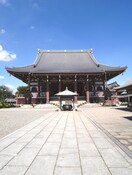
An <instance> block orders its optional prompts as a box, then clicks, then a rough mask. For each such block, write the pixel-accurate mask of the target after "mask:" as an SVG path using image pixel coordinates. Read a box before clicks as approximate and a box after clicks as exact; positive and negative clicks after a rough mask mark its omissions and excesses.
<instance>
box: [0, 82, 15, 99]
mask: <svg viewBox="0 0 132 175" xmlns="http://www.w3.org/2000/svg"><path fill="white" fill-rule="evenodd" d="M6 98H13V93H12V91H11V90H10V89H9V88H8V87H7V86H5V85H1V86H0V101H1V102H4V101H5V99H6Z"/></svg>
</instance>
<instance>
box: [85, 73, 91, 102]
mask: <svg viewBox="0 0 132 175" xmlns="http://www.w3.org/2000/svg"><path fill="white" fill-rule="evenodd" d="M89 99H90V93H89V80H88V75H87V79H86V102H87V103H89Z"/></svg>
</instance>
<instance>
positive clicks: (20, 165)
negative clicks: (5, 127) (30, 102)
mask: <svg viewBox="0 0 132 175" xmlns="http://www.w3.org/2000/svg"><path fill="white" fill-rule="evenodd" d="M45 115H46V116H45ZM111 174H112V175H131V174H132V159H131V158H130V157H129V156H127V155H126V154H125V153H124V152H123V151H122V150H121V149H120V148H119V147H118V146H117V145H116V144H115V143H114V142H113V141H112V140H111V139H110V138H109V137H108V136H107V135H106V134H105V133H104V132H103V131H102V130H101V129H100V128H99V127H98V126H97V125H95V124H94V123H93V122H92V121H91V120H90V119H89V118H88V117H87V115H86V113H83V111H81V110H80V111H72V112H71V111H69V112H66V111H65V112H57V111H56V112H53V111H52V112H50V113H47V114H44V116H43V117H41V118H39V119H37V120H35V121H34V122H31V123H30V124H28V125H26V126H24V127H23V128H21V129H18V130H17V131H16V132H14V133H12V134H10V135H8V136H7V137H5V138H3V139H1V140H0V175H111Z"/></svg>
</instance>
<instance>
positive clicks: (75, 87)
mask: <svg viewBox="0 0 132 175" xmlns="http://www.w3.org/2000/svg"><path fill="white" fill-rule="evenodd" d="M74 92H75V93H77V76H76V75H75V80H74ZM74 101H75V103H77V96H74Z"/></svg>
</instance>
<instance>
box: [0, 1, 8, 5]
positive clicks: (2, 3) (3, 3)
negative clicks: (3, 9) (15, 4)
mask: <svg viewBox="0 0 132 175" xmlns="http://www.w3.org/2000/svg"><path fill="white" fill-rule="evenodd" d="M0 4H1V5H5V6H7V5H9V2H8V0H0Z"/></svg>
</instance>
